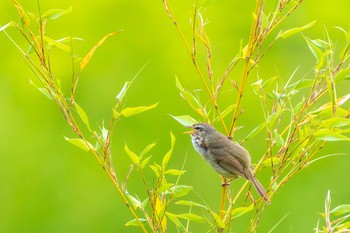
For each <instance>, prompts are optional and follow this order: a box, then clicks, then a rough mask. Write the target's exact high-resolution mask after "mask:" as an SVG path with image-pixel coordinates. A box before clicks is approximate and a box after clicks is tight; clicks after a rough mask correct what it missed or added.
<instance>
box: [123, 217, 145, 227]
mask: <svg viewBox="0 0 350 233" xmlns="http://www.w3.org/2000/svg"><path fill="white" fill-rule="evenodd" d="M139 221H140V222H141V223H143V222H147V220H146V219H144V218H139ZM125 226H126V227H128V226H136V227H138V226H140V224H139V222H138V221H137V220H136V219H133V220H130V221H129V222H127V223H125Z"/></svg>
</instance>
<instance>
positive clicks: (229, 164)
mask: <svg viewBox="0 0 350 233" xmlns="http://www.w3.org/2000/svg"><path fill="white" fill-rule="evenodd" d="M192 129H193V131H191V132H190V133H191V138H192V143H193V146H194V148H195V149H196V150H197V152H198V153H199V154H200V155H201V156H202V157H203V158H204V159H205V160H206V161H207V162H208V163H209V164H210V165H211V166H212V167H213V168H214V169H215V170H216V171H217V172H218V173H219V174H220V175H222V176H224V177H226V178H229V179H234V178H237V177H244V178H246V179H247V180H249V181H251V182H252V184H253V185H254V187H255V189H256V191H257V192H258V194H259V195H260V196H261V197H263V198H264V200H265V201H267V202H268V201H269V196H268V195H267V193H266V190H265V188H264V187H263V186H262V185H261V184H260V182H259V181H258V180H257V179H256V177H255V176H254V173H253V171H252V169H251V168H252V167H253V165H252V163H251V161H250V155H249V152H248V151H247V150H246V149H244V148H243V147H242V146H241V145H239V144H238V143H236V142H233V141H231V140H230V139H228V138H227V137H226V136H225V135H223V134H221V133H219V132H218V131H216V130H215V128H213V127H212V126H210V125H209V124H206V123H198V124H194V125H193V126H192Z"/></svg>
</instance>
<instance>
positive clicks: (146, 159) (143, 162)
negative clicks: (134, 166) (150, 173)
mask: <svg viewBox="0 0 350 233" xmlns="http://www.w3.org/2000/svg"><path fill="white" fill-rule="evenodd" d="M151 157H152V156H148V157H147V158H145V159H144V160H143V161H142V162H141V169H143V168H144V167H145V166H146V165H147V164H148V162H149V160H150V159H151Z"/></svg>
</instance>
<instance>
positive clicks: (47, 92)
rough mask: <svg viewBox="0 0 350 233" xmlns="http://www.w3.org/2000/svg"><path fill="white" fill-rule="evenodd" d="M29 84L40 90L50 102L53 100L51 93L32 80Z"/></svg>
mask: <svg viewBox="0 0 350 233" xmlns="http://www.w3.org/2000/svg"><path fill="white" fill-rule="evenodd" d="M29 83H30V84H31V85H33V86H34V87H35V88H36V89H38V90H39V91H40V92H41V93H43V94H44V95H45V96H46V97H47V98H49V100H52V96H51V95H50V92H49V91H48V90H47V89H46V88H44V87H38V86H37V85H36V84H35V83H34V82H33V81H32V80H29Z"/></svg>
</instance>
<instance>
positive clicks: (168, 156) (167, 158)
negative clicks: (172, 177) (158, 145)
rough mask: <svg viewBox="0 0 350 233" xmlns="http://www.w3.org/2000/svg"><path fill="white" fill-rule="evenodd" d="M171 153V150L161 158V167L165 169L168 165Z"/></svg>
mask: <svg viewBox="0 0 350 233" xmlns="http://www.w3.org/2000/svg"><path fill="white" fill-rule="evenodd" d="M172 153H173V150H172V149H170V150H169V151H168V152H167V153H166V154H165V156H164V157H163V162H162V165H163V167H166V165H167V164H168V162H169V160H170V157H171V154H172Z"/></svg>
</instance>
